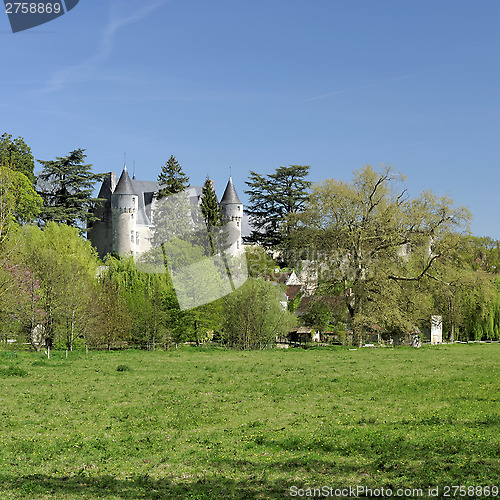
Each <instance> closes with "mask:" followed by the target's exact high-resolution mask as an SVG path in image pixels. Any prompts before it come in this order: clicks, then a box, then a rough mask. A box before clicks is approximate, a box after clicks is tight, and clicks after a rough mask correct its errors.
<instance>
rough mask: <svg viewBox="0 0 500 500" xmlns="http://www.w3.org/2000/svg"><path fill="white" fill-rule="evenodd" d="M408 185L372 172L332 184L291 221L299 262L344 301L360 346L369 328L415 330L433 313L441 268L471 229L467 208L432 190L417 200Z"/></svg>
mask: <svg viewBox="0 0 500 500" xmlns="http://www.w3.org/2000/svg"><path fill="white" fill-rule="evenodd" d="M404 180H405V177H404V176H403V175H402V174H400V173H398V172H395V171H394V170H392V169H391V168H390V167H382V168H381V169H380V170H378V171H377V170H375V169H373V168H372V167H371V166H365V167H364V168H363V169H361V170H357V171H355V172H354V175H353V180H352V182H343V181H336V180H333V179H327V180H325V181H323V182H321V183H319V184H316V185H315V186H313V188H312V192H311V196H310V198H309V200H308V202H307V204H306V207H305V210H304V212H303V213H301V214H298V215H296V216H295V217H293V219H291V222H292V223H293V224H294V225H295V229H294V233H293V240H292V241H293V247H294V250H295V252H296V255H297V258H301V259H306V261H307V264H308V270H309V271H310V272H309V276H310V277H311V278H310V279H311V280H313V281H314V282H315V283H314V284H315V285H320V286H321V293H322V294H323V295H324V294H326V293H330V294H332V295H337V296H339V297H341V298H342V301H343V303H344V306H345V310H346V314H347V319H348V323H349V324H350V326H351V328H352V330H353V336H354V339H355V342H356V343H357V344H359V345H360V344H361V343H362V341H363V338H364V335H365V334H366V333H367V332H368V331H369V330H370V328H375V327H379V328H383V329H385V330H390V331H391V330H392V331H399V332H409V331H410V330H411V329H412V328H414V326H415V324H416V322H418V320H419V319H422V317H423V316H425V315H426V314H428V312H429V311H430V309H429V308H430V306H431V304H430V299H429V295H428V287H427V285H428V282H429V281H436V280H437V279H439V278H438V277H437V276H436V275H435V267H436V264H437V263H438V261H439V259H440V258H442V257H443V256H444V255H446V254H447V253H448V252H449V251H450V249H452V248H453V247H454V246H455V244H456V242H457V233H458V232H460V231H466V230H467V229H468V221H469V219H470V213H469V211H468V210H467V209H465V208H463V207H458V208H457V207H455V206H454V204H453V201H452V200H451V199H449V198H448V197H446V196H444V197H438V196H436V195H434V194H433V193H432V192H430V191H425V192H423V193H421V194H420V196H418V197H416V198H411V197H410V196H409V195H408V191H407V189H405V188H404V185H403V183H404Z"/></svg>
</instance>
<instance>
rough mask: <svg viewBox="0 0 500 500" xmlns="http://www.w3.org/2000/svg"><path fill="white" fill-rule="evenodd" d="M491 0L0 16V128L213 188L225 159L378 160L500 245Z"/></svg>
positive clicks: (339, 165) (221, 180)
mask: <svg viewBox="0 0 500 500" xmlns="http://www.w3.org/2000/svg"><path fill="white" fill-rule="evenodd" d="M499 22H500V2H498V0H476V1H471V0H466V1H463V0H421V1H418V2H417V1H409V0H408V1H401V0H378V1H374V0H314V1H310V2H306V1H296V0H253V1H252V2H249V1H236V0H211V1H207V0H135V1H132V0H98V1H96V0H80V2H79V4H78V5H77V6H76V7H75V8H74V9H73V10H72V11H70V12H69V13H67V14H66V15H64V16H62V17H60V18H58V19H56V20H54V21H52V22H50V23H47V24H45V25H42V26H40V27H37V28H34V29H31V30H27V31H24V32H19V33H16V34H13V33H12V32H11V31H10V26H9V23H8V19H7V15H6V14H3V15H0V40H1V47H2V49H1V55H2V69H1V78H0V89H1V92H0V133H1V132H4V131H5V132H8V133H11V134H13V135H14V136H18V135H20V136H22V137H24V139H25V140H26V142H27V143H28V144H29V145H30V146H31V148H32V151H33V154H34V155H35V157H36V158H40V159H43V160H49V159H53V158H54V157H55V156H64V155H66V154H67V153H68V152H69V151H71V150H73V149H76V148H84V149H86V153H87V155H88V158H87V160H88V162H89V163H92V164H93V165H94V170H95V171H96V172H106V171H115V172H117V173H120V172H121V169H122V167H123V153H124V152H126V153H127V164H128V166H129V170H132V168H133V163H134V160H135V165H136V174H137V177H139V178H143V179H147V180H154V179H155V178H156V176H157V175H158V173H159V170H160V168H161V165H162V164H164V163H165V161H166V160H167V159H168V158H169V157H170V155H171V154H173V155H175V156H176V158H177V159H178V161H179V162H180V163H181V165H182V166H183V168H184V170H185V172H186V173H187V174H188V175H189V176H190V177H191V183H192V184H193V185H201V184H202V183H203V181H204V179H205V177H206V175H207V174H209V175H210V176H211V178H213V179H214V180H215V185H216V189H217V191H218V193H219V196H220V195H221V194H222V191H223V189H224V186H225V184H226V182H227V178H228V175H229V166H231V167H232V176H233V179H234V181H235V185H236V188H237V190H238V192H239V194H240V195H241V198H242V201H243V202H245V195H244V194H243V190H244V188H245V186H244V182H245V180H246V179H247V178H248V173H249V171H250V170H254V171H257V172H259V173H272V172H273V171H274V169H275V168H277V167H279V166H280V165H290V164H299V165H311V180H313V181H320V180H323V179H325V178H337V179H344V180H349V179H350V178H351V175H352V172H353V170H355V169H357V168H360V167H362V166H363V165H365V164H372V165H374V166H376V165H378V164H390V165H393V166H394V167H395V168H396V169H398V170H400V171H401V172H403V173H404V174H406V175H407V176H408V187H409V190H410V193H411V194H412V195H417V194H418V193H419V192H420V191H421V190H422V189H432V190H434V191H435V192H436V193H437V194H439V195H443V194H447V195H450V196H451V197H452V198H453V199H454V200H455V201H456V203H457V204H459V205H466V206H468V207H469V208H470V209H471V210H472V212H473V214H474V221H473V224H472V231H473V233H474V234H477V235H489V236H491V237H493V238H497V239H500V222H499V220H498V215H499V213H500V197H499V196H498V194H497V193H498V189H499V186H500V96H499V89H500V43H499V42H500V30H499V29H498V26H499Z"/></svg>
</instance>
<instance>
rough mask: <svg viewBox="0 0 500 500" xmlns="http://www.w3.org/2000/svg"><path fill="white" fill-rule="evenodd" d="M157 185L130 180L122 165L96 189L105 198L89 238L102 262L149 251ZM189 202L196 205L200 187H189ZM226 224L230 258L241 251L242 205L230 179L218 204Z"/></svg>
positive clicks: (158, 186)
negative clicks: (110, 255)
mask: <svg viewBox="0 0 500 500" xmlns="http://www.w3.org/2000/svg"><path fill="white" fill-rule="evenodd" d="M159 189H160V185H159V184H158V183H157V182H154V181H140V180H137V179H136V178H135V175H134V176H133V177H132V178H130V176H129V174H128V172H127V166H126V165H125V166H124V168H123V171H122V173H121V175H120V179H119V180H118V182H117V180H116V174H115V173H114V172H108V173H107V174H106V175H105V178H104V180H103V182H102V185H101V189H100V190H99V195H98V197H99V198H102V199H104V202H102V203H101V204H100V205H99V206H98V207H97V208H96V210H95V212H94V215H95V216H96V217H97V219H98V220H97V221H96V222H94V223H93V224H92V225H91V227H90V229H89V232H88V238H89V240H90V241H91V242H92V245H93V246H94V247H95V248H96V250H97V252H98V254H99V257H100V258H101V259H102V258H104V257H105V256H106V255H107V254H118V255H121V256H125V255H132V256H137V255H139V254H141V253H143V252H146V251H148V250H149V249H150V248H151V245H152V240H153V235H154V231H155V207H156V205H157V203H158V201H157V200H156V197H155V194H156V193H157V192H158V190H159ZM188 191H189V199H190V202H191V203H192V204H193V205H199V203H200V199H201V191H202V188H201V187H190V188H189V189H188ZM219 204H220V206H221V209H222V215H223V218H224V220H225V221H226V231H227V233H228V240H229V241H228V247H229V248H228V249H227V250H226V251H227V252H228V253H229V254H231V255H237V254H238V253H239V252H241V251H242V250H243V245H242V238H241V224H242V218H243V204H242V203H241V201H240V199H239V197H238V194H237V193H236V189H235V187H234V184H233V181H232V179H231V177H229V181H228V183H227V186H226V189H225V191H224V194H223V195H222V198H221V200H220V202H219Z"/></svg>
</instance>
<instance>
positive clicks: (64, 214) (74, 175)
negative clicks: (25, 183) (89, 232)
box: [37, 149, 104, 231]
mask: <svg viewBox="0 0 500 500" xmlns="http://www.w3.org/2000/svg"><path fill="white" fill-rule="evenodd" d="M84 151H85V150H84V149H75V150H74V151H71V152H70V153H69V154H68V156H64V157H56V159H55V160H48V161H45V160H37V161H38V162H39V163H40V164H41V165H42V166H43V170H42V172H41V173H40V174H39V175H38V179H37V180H38V189H37V192H38V194H39V195H40V196H41V197H42V199H43V208H42V210H41V212H40V215H39V218H40V220H41V221H42V223H43V224H46V223H47V222H48V221H54V222H57V223H59V224H61V223H62V224H67V225H69V226H74V227H78V228H80V230H82V231H83V230H85V229H86V227H87V225H88V224H89V223H91V222H93V221H95V220H97V218H96V217H95V216H94V215H93V210H94V207H95V205H96V203H98V202H100V201H101V200H100V199H98V198H93V197H92V192H93V190H94V184H95V183H96V182H98V181H100V180H102V178H103V175H104V174H93V173H92V171H91V167H92V165H90V164H84V163H83V162H84V160H85V158H86V157H87V155H86V154H85V153H84Z"/></svg>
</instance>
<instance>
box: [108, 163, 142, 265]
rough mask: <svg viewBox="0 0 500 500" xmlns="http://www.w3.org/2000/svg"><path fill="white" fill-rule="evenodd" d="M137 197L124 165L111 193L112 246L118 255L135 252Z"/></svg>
mask: <svg viewBox="0 0 500 500" xmlns="http://www.w3.org/2000/svg"><path fill="white" fill-rule="evenodd" d="M137 198H138V197H137V194H136V193H135V191H134V188H133V186H132V181H131V180H130V176H129V175H128V172H127V166H126V165H125V166H124V167H123V172H122V175H121V176H120V180H119V181H118V184H117V185H116V188H115V190H114V191H113V194H112V195H111V217H112V225H111V227H112V228H113V244H112V248H113V251H114V252H116V253H117V254H119V255H127V254H135V252H136V241H137V238H138V234H137V232H136V224H137V206H138V199H137Z"/></svg>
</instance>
